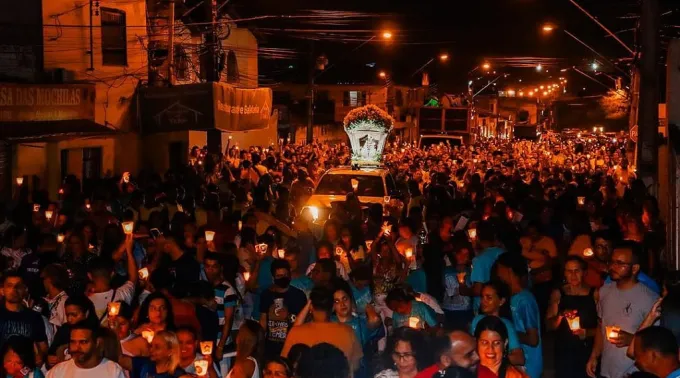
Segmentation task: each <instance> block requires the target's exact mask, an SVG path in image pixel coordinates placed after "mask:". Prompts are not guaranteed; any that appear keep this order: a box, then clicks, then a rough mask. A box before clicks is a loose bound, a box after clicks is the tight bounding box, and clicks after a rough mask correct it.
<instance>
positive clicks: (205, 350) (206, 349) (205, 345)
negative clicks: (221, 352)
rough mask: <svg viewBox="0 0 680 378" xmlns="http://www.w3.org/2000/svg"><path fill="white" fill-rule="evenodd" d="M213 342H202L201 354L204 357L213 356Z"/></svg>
mask: <svg viewBox="0 0 680 378" xmlns="http://www.w3.org/2000/svg"><path fill="white" fill-rule="evenodd" d="M212 350H213V342H212V341H201V354H203V355H204V356H209V355H211V354H212Z"/></svg>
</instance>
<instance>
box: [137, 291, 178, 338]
mask: <svg viewBox="0 0 680 378" xmlns="http://www.w3.org/2000/svg"><path fill="white" fill-rule="evenodd" d="M137 324H138V325H139V326H138V327H137V330H136V331H135V333H136V334H138V335H141V334H142V331H145V330H146V331H153V332H159V331H165V330H170V331H172V330H174V329H175V323H174V315H173V313H172V304H171V303H170V300H169V299H168V297H166V296H165V295H163V293H160V292H154V293H151V294H149V296H148V297H146V299H145V300H144V302H143V303H142V305H141V307H140V308H139V314H138V321H137Z"/></svg>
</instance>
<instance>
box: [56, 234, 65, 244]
mask: <svg viewBox="0 0 680 378" xmlns="http://www.w3.org/2000/svg"><path fill="white" fill-rule="evenodd" d="M64 238H65V236H64V234H58V235H57V243H63V242H64Z"/></svg>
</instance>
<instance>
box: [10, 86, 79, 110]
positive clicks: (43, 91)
mask: <svg viewBox="0 0 680 378" xmlns="http://www.w3.org/2000/svg"><path fill="white" fill-rule="evenodd" d="M81 92H82V91H81V89H80V88H37V87H29V88H22V87H0V106H78V105H80V104H81V102H82V98H81Z"/></svg>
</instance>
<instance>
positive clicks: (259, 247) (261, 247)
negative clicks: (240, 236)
mask: <svg viewBox="0 0 680 378" xmlns="http://www.w3.org/2000/svg"><path fill="white" fill-rule="evenodd" d="M255 252H257V253H259V254H262V255H264V254H265V253H267V244H266V243H261V244H258V245H256V246H255Z"/></svg>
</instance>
